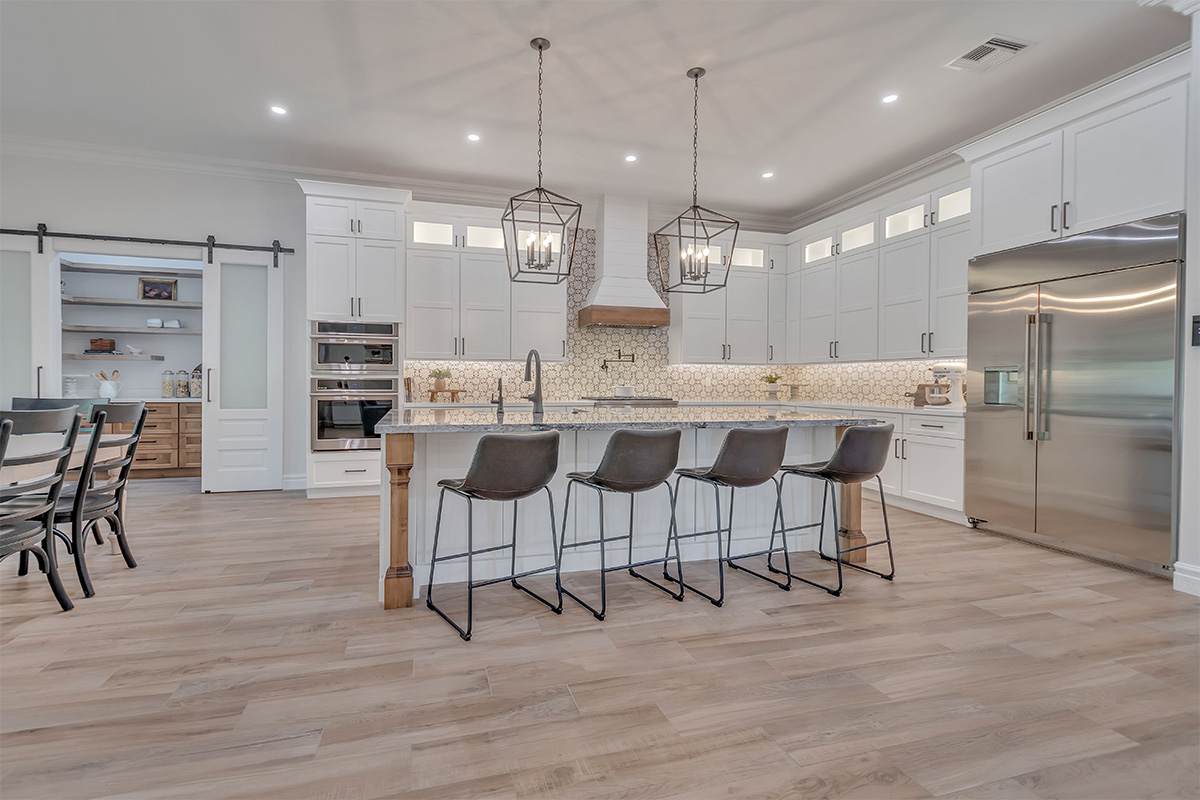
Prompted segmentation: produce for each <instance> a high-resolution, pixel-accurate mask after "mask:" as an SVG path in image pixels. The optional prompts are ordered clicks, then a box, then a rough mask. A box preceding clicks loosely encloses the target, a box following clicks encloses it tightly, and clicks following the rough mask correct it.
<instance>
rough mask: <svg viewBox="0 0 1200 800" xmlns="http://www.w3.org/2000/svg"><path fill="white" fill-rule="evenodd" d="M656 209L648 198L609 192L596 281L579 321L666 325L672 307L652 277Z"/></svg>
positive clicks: (600, 226)
mask: <svg viewBox="0 0 1200 800" xmlns="http://www.w3.org/2000/svg"><path fill="white" fill-rule="evenodd" d="M649 218H650V214H649V207H648V202H647V201H646V199H645V198H637V197H618V196H614V195H604V196H603V197H601V198H600V207H599V209H598V210H597V212H596V282H595V283H594V284H592V289H591V291H590V292H588V296H587V300H585V301H584V304H583V308H581V309H580V310H579V327H581V328H588V327H592V326H609V327H623V328H662V327H666V326H667V325H670V324H671V312H670V310H669V309H668V308H667V306H666V304H665V303H663V301H662V299H661V298H660V297H659V296H658V292H656V291H655V290H654V287H653V286H651V285H650V281H649V279H648V278H647V277H646V270H647V264H648V258H649V255H648V252H647V240H648V236H649V230H650V221H649Z"/></svg>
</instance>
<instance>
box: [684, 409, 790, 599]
mask: <svg viewBox="0 0 1200 800" xmlns="http://www.w3.org/2000/svg"><path fill="white" fill-rule="evenodd" d="M787 435H788V429H787V426H786V425H780V426H779V427H777V428H734V429H733V430H731V431H730V432H729V433H728V434H727V435H726V436H725V441H724V442H723V443H722V444H721V451H720V452H719V453H718V454H717V458H716V461H714V462H713V464H712V466H711V467H694V468H691V469H677V470H675V474H676V475H678V476H679V477H678V478H676V479H675V496H676V497H678V496H679V482H680V481H681V480H682V479H684V478H689V479H691V480H695V481H700V482H701V483H706V484H708V485H709V486H712V487H713V490H714V493H715V495H716V499H717V527H716V528H714V529H712V530H708V531H696V532H694V533H677V534H676V539H693V538H695V537H697V536H711V535H713V534H716V537H717V577H718V580H719V583H720V587H721V591H720V594H719V595H717V596H716V597H713V596H712V595H710V594H707V593H705V592H702V591H700V590H699V589H697V588H696V587H694V586H692V585H691V584H689V583H684V580H683V568H682V565H681V566H680V570H679V577H678V578H675V577H673V576H672V575H671V574H670V573H669V572H668V571H667V570H666V569H665V568H664V569H663V577H664V578H666V579H667V580H669V581H672V582H675V583H678V584H679V585H680V586H682V587H687V588H688V589H691V590H692V591H693V592H695V593H696V594H698V595H700V596H701V597H704V598H707V599H708V601H709V602H711V603H712V604H713V605H715V606H720V605H722V604H724V602H725V565H726V564H728V565H729V566H730V568H731V569H737V570H741V571H742V572H748V573H750V574H751V575H753V576H754V577H756V578H761V579H762V580H764V581H767V582H768V583H773V584H775V585H776V586H778V587H779V588H780V589H784V590H786V589H790V588H791V578H790V575H791V571H790V570H789V569H787V566H788V561H787V558H788V549H787V541H786V539H785V538H784V537H783V534H782V533H780V542H781V544H780V547H779V548H776V546H775V534H776V533H777V532H778V531H779V528H780V527H781V526H782V520H783V506H782V495H781V494H780V490H781V487H780V483H779V479H778V478H776V477H775V473H777V472H778V471H779V466H780V465H781V464H782V463H783V455H784V450H785V449H786V447H787ZM767 481H773V482H774V483H775V515H774V517H772V521H771V544H770V546H769V547H768V548H767V549H766V550H758V551H755V552H753V553H742V554H740V555H736V556H735V555H733V554H732V551H733V499H734V495H735V494H736V493H737V490H738V489H750V488H753V487H755V486H761V485H763V484H764V483H766V482H767ZM722 488H728V489H729V519H728V521H727V523H726V524H725V525H722V524H721V489H722ZM722 533H724V534H727V535H728V537H729V538H728V540H727V541H726V544H725V554H724V555H721V534H722ZM781 550H782V553H783V559H784V567H785V568H784V569H783V570H782V571H781V570H777V569H775V568H774V567H772V566H771V564H770V556H771V554H772V553H776V552H780V551H781ZM762 555H765V556H767V557H768V562H767V566H768V569H770V570H771V571H772V572H776V573H779V574H786V575H788V576H789V578H788V580H787V581H786V582H781V581H777V580H775V579H773V578H770V577H768V576H766V575H763V574H761V573H759V572H755V571H754V570H752V569H748V568H746V567H743V566H741V565H740V564H737V563H736V562H737V561H738V560H739V559H743V558H751V557H753V556H762Z"/></svg>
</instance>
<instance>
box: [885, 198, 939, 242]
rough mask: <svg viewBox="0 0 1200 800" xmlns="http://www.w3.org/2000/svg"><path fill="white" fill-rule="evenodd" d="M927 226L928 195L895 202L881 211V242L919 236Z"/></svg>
mask: <svg viewBox="0 0 1200 800" xmlns="http://www.w3.org/2000/svg"><path fill="white" fill-rule="evenodd" d="M928 227H929V195H927V194H923V195H920V196H918V197H913V198H911V199H909V200H905V201H904V202H903V203H897V204H896V205H894V206H892V207H891V208H888V209H886V210H885V211H884V212H883V244H891V243H892V242H898V241H900V240H902V239H909V238H912V237H913V236H920V235H921V234H922V233H925V231H926V229H927V228H928Z"/></svg>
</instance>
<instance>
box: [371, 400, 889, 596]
mask: <svg viewBox="0 0 1200 800" xmlns="http://www.w3.org/2000/svg"><path fill="white" fill-rule="evenodd" d="M873 422H876V420H875V419H873V418H871V417H851V416H844V415H834V414H813V413H805V412H797V411H784V410H778V409H770V408H756V407H721V406H689V407H678V408H637V409H632V408H599V409H597V408H591V407H588V406H579V407H577V408H575V409H573V410H570V411H567V410H563V411H549V412H546V413H545V414H541V415H534V414H532V413H530V412H527V411H522V412H509V413H506V414H504V415H498V414H496V413H495V411H494V410H491V409H462V410H458V409H454V410H442V409H421V410H411V409H409V410H405V409H397V410H394V411H392V412H391V413H389V414H388V415H387V416H385V417H384V418H383V419H382V420H380V422H379V424H378V425H377V426H376V428H375V430H376V432H377V433H379V434H380V435H381V436H382V438H383V446H382V447H381V450H380V452H381V458H382V463H381V469H382V470H383V480H382V484H381V485H382V487H383V491H382V493H381V495H382V496H381V511H380V563H381V570H380V571H381V575H382V577H381V579H380V599H381V601H382V602H383V604H384V607H385V608H400V607H403V606H410V605H412V599H413V597H414V588H415V586H414V581H413V572H414V570H416V571H417V572H418V573H419V574H420V577H421V578H426V577H427V576H428V570H429V559H430V552H431V550H432V544H433V526H434V519H433V513H432V512H433V511H434V510H435V509H436V508H437V497H438V488H437V482H438V481H440V480H443V479H445V478H460V477H462V476H463V475H465V474H466V472H467V469H468V468H469V466H470V463H471V458H472V456H473V454H474V452H475V445H476V443H477V442H478V441H479V438H480V436H482V435H483V434H485V433H523V432H530V431H545V430H557V431H559V432H560V434H561V440H560V442H559V468H558V474H557V475H556V476H555V479H554V481H553V482H552V483H551V485H550V488H551V490H552V491H553V493H554V497H555V498H556V503H557V508H556V513H558V514H561V512H562V498H563V497H564V496H565V492H566V479H565V477H564V476H565V475H566V473H568V472H571V471H575V470H589V469H593V468H595V467H596V465H597V464H599V462H600V458H601V457H602V456H603V453H604V447H605V445H606V444H607V442H608V437H609V435H610V434H611V432H612V431H614V430H618V429H621V428H681V429H683V431H684V436H683V440H682V442H681V443H680V452H679V466H681V467H692V466H700V465H706V464H711V463H712V461H713V459H714V458H715V457H716V455H717V451H718V450H719V448H720V445H721V442H722V441H723V439H724V436H725V430H724V429H728V428H739V427H757V428H769V427H773V426H776V425H786V426H787V427H788V428H790V429H791V430H790V431H789V435H788V446H787V455H786V457H785V463H798V462H799V463H803V462H811V461H819V460H823V459H825V458H827V457H828V456H829V454H830V453H832V452H833V449H834V447H835V445H836V442H837V438H838V437H840V435H841V432H842V431H844V430H845V429H846V428H847V427H849V426H852V425H866V424H871V423H873ZM820 489H821V484H820V483H819V482H817V481H803V480H793V481H789V482H788V487H787V489H786V491H785V493H784V498H783V500H784V513H785V515H786V517H787V521H788V524H789V525H795V524H800V523H802V522H812V521H816V520H817V519H819V517H820V498H821V492H820ZM655 495H661V496H655ZM643 497H644V498H645V499H641V500H639V501H638V503H637V506H636V513H637V530H638V541H639V544H637V545H635V547H634V551H635V556H638V557H645V558H652V557H653V554H654V553H660V552H662V551H663V548H664V544H665V541H666V535H667V530H668V525H669V520H670V506H669V503H668V501H667V493H666V492H658V491H657V490H652V491H651V492H647V493H645V494H644V495H643ZM606 502H607V503H616V504H617V507H616V508H612V507H611V506H608V508H610V509H611V510H610V511H609V512H608V513H615V514H616V516H615V517H613V518H614V519H621V518H622V516H621V515H622V510H621V507H620V504H621V503H622V502H625V503H628V502H629V500H628V498H625V497H611V498H608V499H607V500H606ZM461 505H462V504H461V503H453V502H451V501H447V503H446V508H445V511H444V515H443V520H442V530H443V533H442V535H443V536H447V537H449V539H448V541H449V542H456V541H457V537H459V536H460V535H461V531H463V530H464V529H465V509H464V508H462V507H460V506H461ZM722 505H724V498H722ZM861 506H862V501H861V489H860V487H859V486H847V487H843V489H842V491H841V502H840V507H841V519H840V522H841V527H842V530H841V531H839V535H841V536H842V537H843V538H844V539H845V540H846V542H847V546H853V545H855V544H858V543H860V542H861V540H862V539H863V534H862V532H861V530H860V527H861ZM509 508H510V506H508V504H506V503H505V504H501V503H480V504H478V508H477V510H476V529H475V530H476V534H475V536H476V547H477V548H480V549H482V548H486V547H491V546H494V545H498V544H501V543H502V542H504V541H506V540H511V527H512V524H513V522H512V520H513V515H512V512H511V511H508V512H507V513H505V512H506V510H507V509H509ZM774 511H775V496H774V487H773V485H772V484H767V485H766V486H765V487H758V488H757V489H751V490H744V491H743V492H741V493H739V495H738V508H737V515H736V516H735V519H734V525H733V539H735V540H740V541H750V540H753V541H763V542H765V541H766V539H768V538H769V537H770V531H771V524H772V520H773V516H774ZM572 512H573V513H572V515H571V518H570V519H568V520H567V521H566V523H567V524H566V526H565V530H564V529H563V525H562V523H563V519H562V517H561V516H558V517H556V520H557V521H556V525H558V526H559V535H561V536H564V537H566V538H567V541H575V540H576V532H577V531H578V532H579V536H580V537H582V538H585V539H586V538H588V537H589V536H590V537H591V538H594V537H595V531H596V526H597V505H596V501H595V498H594V496H593V497H588V496H586V495H582V496H580V498H579V501H578V502H573V503H572ZM625 513H626V514H629V513H632V510H627V511H626V512H625ZM676 513H677V517H678V524H679V530H680V532H681V533H686V532H688V531H691V530H697V529H699V527H698V526H704V529H711V528H712V527H713V526H714V523H715V521H716V520H715V511H714V503H713V499H712V496H711V495H710V494H705V493H703V491H700V490H697V488H696V487H690V486H689V487H685V488H684V490H683V492H682V494H681V496H680V498H679V501H678V504H677V509H676ZM547 522H548V520H547V516H546V506H545V504H544V503H542V502H541V501H540V500H537V501H534V500H532V499H531V500H530V501H529V502H524V503H523V504H522V505H521V506H520V508H519V510H518V516H517V523H516V524H517V525H518V527H519V528H520V529H521V530H523V531H525V530H531V531H538V533H537V535H528V536H523V537H522V549H521V550H520V551H519V552H518V553H517V555H516V558H517V563H518V567H519V568H521V569H525V568H526V566H525V565H540V564H545V563H547V560H548V559H549V561H550V563H552V560H553V553H552V551H551V548H550V537H549V536H548V535H545V533H546V531H545V529H546V527H547ZM462 538H463V539H464V540H465V536H463V537H462ZM827 539H829V542H827V549H830V550H831V548H830V547H829V544H830V543H831V541H832V539H831V537H827ZM710 540H711V541H710ZM816 542H817V532H816V531H815V530H808V531H803V532H801V535H799V536H795V537H794V538H792V539H791V546H792V549H793V550H814V549H816ZM447 546H448V547H455V546H456V545H455V544H448V545H447ZM621 546H622V547H625V545H624V544H622V545H621ZM715 546H716V540H715V537H701V538H700V539H694V540H690V541H689V542H687V543H686V545H684V546H683V555H684V558H685V559H687V560H699V559H711V558H715V557H716V549H715ZM735 549H736V548H735ZM865 554H866V551H865V550H860V551H857V552H856V553H854V554H853V556H855V557H858V558H859V559H861V558H863V557H865ZM509 558H510V556H509V555H500V556H498V555H497V554H495V553H489V554H487V555H486V556H483V557H480V558H478V559H476V562H475V578H476V579H480V578H486V577H490V575H491V574H492V573H495V574H504V573H503V570H504V569H506V568H508V566H509V563H508V561H509ZM847 558H848V559H849V558H850V557H849V556H848V557H847ZM598 565H599V554H598V553H592V554H591V558H590V559H589V558H588V557H587V556H584V555H582V554H581V555H578V556H576V555H572V556H571V559H570V562H569V563H564V564H563V571H564V572H567V571H577V570H589V569H595V568H596V567H597V566H598ZM455 566H459V565H455V564H449V565H447V569H446V573H447V574H446V576H445V580H447V581H456V580H465V579H466V568H465V565H462V566H461V568H460V571H461V574H458V573H457V572H455V571H454V570H453V569H452V567H455ZM438 569H439V573H441V570H442V567H440V566H439V568H438Z"/></svg>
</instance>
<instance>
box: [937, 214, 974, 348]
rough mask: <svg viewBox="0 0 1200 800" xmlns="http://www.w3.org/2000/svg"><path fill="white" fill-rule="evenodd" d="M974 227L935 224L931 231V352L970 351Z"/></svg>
mask: <svg viewBox="0 0 1200 800" xmlns="http://www.w3.org/2000/svg"><path fill="white" fill-rule="evenodd" d="M970 255H971V227H970V226H969V225H955V226H953V227H950V228H934V230H933V231H932V232H931V233H930V234H929V304H930V305H929V355H931V356H933V357H934V358H949V357H951V356H959V357H965V356H966V355H967V262H968V260H969V259H970Z"/></svg>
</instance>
